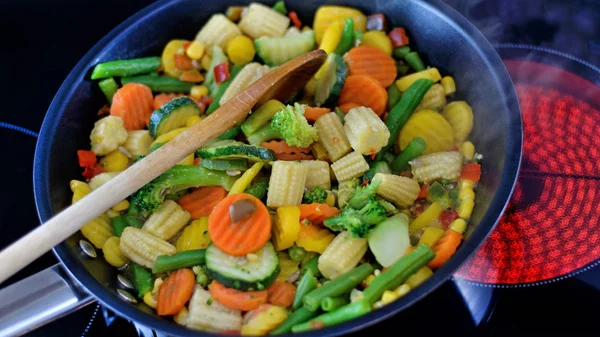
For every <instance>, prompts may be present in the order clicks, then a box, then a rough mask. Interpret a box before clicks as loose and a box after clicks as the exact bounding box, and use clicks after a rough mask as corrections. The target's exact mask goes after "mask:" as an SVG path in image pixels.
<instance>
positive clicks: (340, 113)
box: [335, 107, 346, 124]
mask: <svg viewBox="0 0 600 337" xmlns="http://www.w3.org/2000/svg"><path fill="white" fill-rule="evenodd" d="M335 114H336V115H338V117H339V118H340V120H341V121H342V124H344V123H346V120H345V118H346V114H344V112H343V111H342V110H341V109H340V108H338V107H336V108H335Z"/></svg>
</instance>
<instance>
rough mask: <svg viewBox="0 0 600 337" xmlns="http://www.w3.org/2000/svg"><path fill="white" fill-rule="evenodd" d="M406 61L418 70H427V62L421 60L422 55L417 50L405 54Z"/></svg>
mask: <svg viewBox="0 0 600 337" xmlns="http://www.w3.org/2000/svg"><path fill="white" fill-rule="evenodd" d="M404 59H405V60H406V63H408V65H409V66H411V67H412V68H413V69H414V70H416V71H421V70H425V64H423V61H421V57H419V53H417V52H416V51H413V52H410V53H408V54H406V56H404Z"/></svg>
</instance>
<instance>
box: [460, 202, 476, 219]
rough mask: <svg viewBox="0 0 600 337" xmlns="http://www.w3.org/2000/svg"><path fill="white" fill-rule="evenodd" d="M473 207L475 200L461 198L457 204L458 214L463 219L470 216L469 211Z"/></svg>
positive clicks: (471, 211)
mask: <svg viewBox="0 0 600 337" xmlns="http://www.w3.org/2000/svg"><path fill="white" fill-rule="evenodd" d="M473 207H475V201H473V199H464V200H461V202H460V206H458V210H457V212H458V216H459V217H461V218H463V219H468V218H470V217H471V213H473Z"/></svg>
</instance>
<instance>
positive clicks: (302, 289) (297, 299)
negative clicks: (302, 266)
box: [292, 270, 319, 309]
mask: <svg viewBox="0 0 600 337" xmlns="http://www.w3.org/2000/svg"><path fill="white" fill-rule="evenodd" d="M318 283H319V281H317V278H316V277H315V275H313V273H312V271H310V270H307V271H306V273H304V275H302V277H301V278H300V282H298V287H297V288H296V295H295V296H294V303H292V307H293V308H294V309H298V308H300V307H301V306H302V300H303V299H304V296H305V295H306V294H308V293H309V292H311V291H312V290H313V289H315V288H316V287H317V284H318Z"/></svg>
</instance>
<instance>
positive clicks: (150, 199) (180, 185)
mask: <svg viewBox="0 0 600 337" xmlns="http://www.w3.org/2000/svg"><path fill="white" fill-rule="evenodd" d="M236 179H237V178H236V177H232V176H229V175H227V173H225V172H219V171H213V170H209V169H206V168H204V167H201V166H188V165H175V166H173V167H172V168H170V169H169V170H168V171H166V172H165V173H163V174H161V175H160V176H158V177H157V178H156V179H154V180H152V181H151V182H149V183H148V184H146V185H144V187H142V188H141V189H139V190H138V191H137V192H135V193H134V194H133V196H132V202H133V204H134V205H136V206H137V207H138V208H139V209H140V210H143V211H146V212H152V211H153V210H154V209H155V208H157V207H158V206H159V205H160V204H161V203H162V202H163V201H164V200H165V197H166V195H167V194H174V193H177V192H179V191H181V190H184V189H187V188H191V187H199V186H222V187H223V188H224V189H226V190H228V191H229V190H230V189H231V186H233V183H234V182H235V181H236Z"/></svg>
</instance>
